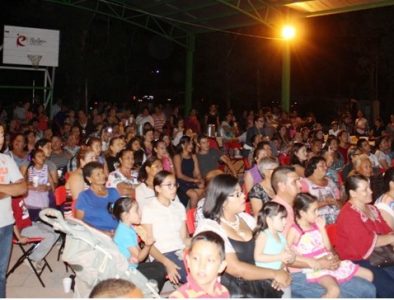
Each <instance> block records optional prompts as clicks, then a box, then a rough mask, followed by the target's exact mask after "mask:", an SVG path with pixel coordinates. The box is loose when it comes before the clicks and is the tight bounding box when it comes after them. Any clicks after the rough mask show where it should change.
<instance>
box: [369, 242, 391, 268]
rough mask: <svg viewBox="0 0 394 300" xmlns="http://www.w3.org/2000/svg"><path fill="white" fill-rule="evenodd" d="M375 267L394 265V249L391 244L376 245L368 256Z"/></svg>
mask: <svg viewBox="0 0 394 300" xmlns="http://www.w3.org/2000/svg"><path fill="white" fill-rule="evenodd" d="M368 261H369V263H370V264H371V265H372V266H374V267H388V266H394V249H393V247H392V246H390V245H386V246H381V247H376V248H375V249H374V250H373V251H372V253H371V255H370V256H369V257H368Z"/></svg>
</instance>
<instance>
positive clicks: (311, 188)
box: [301, 156, 340, 224]
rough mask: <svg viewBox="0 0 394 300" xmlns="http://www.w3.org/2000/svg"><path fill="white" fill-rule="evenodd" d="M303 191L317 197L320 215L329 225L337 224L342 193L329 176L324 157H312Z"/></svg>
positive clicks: (302, 184) (302, 187) (303, 183)
mask: <svg viewBox="0 0 394 300" xmlns="http://www.w3.org/2000/svg"><path fill="white" fill-rule="evenodd" d="M305 176H306V178H303V179H302V180H301V190H302V191H303V192H305V193H310V194H311V195H313V196H315V197H316V198H317V200H318V203H319V214H320V215H321V216H323V217H324V218H325V220H326V223H327V224H332V223H335V220H336V219H337V216H338V214H339V207H340V202H339V200H340V191H339V189H338V187H337V186H336V184H335V182H334V181H333V180H332V179H330V178H329V177H328V176H327V164H326V161H325V159H324V158H323V157H321V156H317V157H312V158H311V159H310V160H309V161H308V164H307V165H306V168H305Z"/></svg>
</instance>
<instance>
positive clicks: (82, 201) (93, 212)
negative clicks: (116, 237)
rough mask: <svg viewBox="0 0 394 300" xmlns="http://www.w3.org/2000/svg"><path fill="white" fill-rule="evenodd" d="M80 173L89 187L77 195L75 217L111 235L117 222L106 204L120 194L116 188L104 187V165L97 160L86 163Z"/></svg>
mask: <svg viewBox="0 0 394 300" xmlns="http://www.w3.org/2000/svg"><path fill="white" fill-rule="evenodd" d="M82 174H83V179H84V180H85V182H86V184H87V185H88V186H89V188H88V189H87V190H85V191H83V192H81V193H80V194H79V196H78V199H77V203H76V205H75V208H76V213H75V217H76V218H77V219H80V220H82V221H84V222H85V223H87V224H88V225H90V226H92V227H94V228H96V229H98V230H101V231H103V232H104V233H106V234H108V235H111V236H112V235H113V233H114V230H115V229H116V226H117V225H118V222H117V221H116V220H115V219H114V218H113V217H112V215H111V214H110V213H109V211H108V206H109V205H111V204H113V203H114V202H115V201H116V200H117V199H118V198H119V197H120V195H119V193H118V191H117V190H116V189H114V188H106V187H105V179H106V178H105V173H104V167H103V165H102V164H100V163H99V162H95V161H93V162H90V163H88V164H86V165H85V166H84V167H83V169H82Z"/></svg>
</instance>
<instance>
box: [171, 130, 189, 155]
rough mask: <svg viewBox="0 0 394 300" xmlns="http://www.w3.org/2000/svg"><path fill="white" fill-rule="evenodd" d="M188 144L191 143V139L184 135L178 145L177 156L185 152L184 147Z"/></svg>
mask: <svg viewBox="0 0 394 300" xmlns="http://www.w3.org/2000/svg"><path fill="white" fill-rule="evenodd" d="M186 143H191V138H190V137H189V136H187V135H184V136H182V137H181V139H180V140H179V143H178V145H177V146H176V149H175V150H176V154H181V153H182V151H183V147H182V146H184V145H185V144H186Z"/></svg>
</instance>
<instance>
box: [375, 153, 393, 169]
mask: <svg viewBox="0 0 394 300" xmlns="http://www.w3.org/2000/svg"><path fill="white" fill-rule="evenodd" d="M375 156H376V158H377V159H378V161H379V165H380V161H382V160H385V161H386V162H387V165H388V166H389V167H390V166H391V159H390V156H389V155H388V154H386V153H384V152H383V151H380V150H376V152H375Z"/></svg>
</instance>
